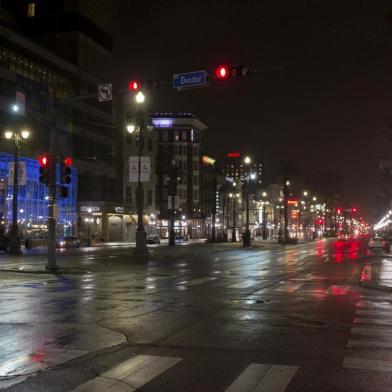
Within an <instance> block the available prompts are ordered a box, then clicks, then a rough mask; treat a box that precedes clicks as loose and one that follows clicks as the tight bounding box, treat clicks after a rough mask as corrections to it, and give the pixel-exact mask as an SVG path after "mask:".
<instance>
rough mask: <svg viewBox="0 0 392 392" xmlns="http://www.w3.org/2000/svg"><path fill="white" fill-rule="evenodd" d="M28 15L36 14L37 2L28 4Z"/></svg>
mask: <svg viewBox="0 0 392 392" xmlns="http://www.w3.org/2000/svg"><path fill="white" fill-rule="evenodd" d="M27 16H29V17H30V18H31V17H33V16H35V3H29V4H28V6H27Z"/></svg>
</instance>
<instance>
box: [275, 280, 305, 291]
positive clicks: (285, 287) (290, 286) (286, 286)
mask: <svg viewBox="0 0 392 392" xmlns="http://www.w3.org/2000/svg"><path fill="white" fill-rule="evenodd" d="M303 285H304V284H303V283H292V282H287V283H283V284H281V285H279V286H278V287H277V288H276V290H278V291H288V292H291V293H293V292H294V291H297V290H298V289H300V288H301V287H302V286H303Z"/></svg>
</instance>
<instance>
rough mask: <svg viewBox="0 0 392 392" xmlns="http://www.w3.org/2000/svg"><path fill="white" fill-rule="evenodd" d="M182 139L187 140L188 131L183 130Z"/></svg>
mask: <svg viewBox="0 0 392 392" xmlns="http://www.w3.org/2000/svg"><path fill="white" fill-rule="evenodd" d="M181 138H182V140H183V141H184V142H186V131H182V137H181Z"/></svg>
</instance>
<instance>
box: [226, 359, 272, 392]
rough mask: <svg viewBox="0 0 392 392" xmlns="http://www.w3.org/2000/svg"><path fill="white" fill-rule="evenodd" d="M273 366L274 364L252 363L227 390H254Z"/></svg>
mask: <svg viewBox="0 0 392 392" xmlns="http://www.w3.org/2000/svg"><path fill="white" fill-rule="evenodd" d="M271 368H272V365H265V364H260V363H252V364H251V365H249V366H248V367H247V368H246V369H245V370H244V371H243V372H242V373H241V374H240V375H239V376H238V377H237V378H236V379H235V380H234V382H233V383H232V384H231V385H230V386H229V388H227V389H226V392H247V391H253V390H254V389H255V388H256V386H257V385H258V384H259V383H260V381H261V380H262V379H263V377H264V376H265V375H266V374H267V373H268V371H269V370H270V369H271Z"/></svg>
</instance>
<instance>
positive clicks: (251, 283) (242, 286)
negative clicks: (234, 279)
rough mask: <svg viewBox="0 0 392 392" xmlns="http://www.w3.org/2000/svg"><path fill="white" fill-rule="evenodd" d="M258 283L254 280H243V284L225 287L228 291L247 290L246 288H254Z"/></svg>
mask: <svg viewBox="0 0 392 392" xmlns="http://www.w3.org/2000/svg"><path fill="white" fill-rule="evenodd" d="M257 283H258V282H257V281H255V280H244V281H243V282H239V283H236V284H232V285H231V286H227V288H228V289H247V288H248V287H251V286H254V285H255V284H257Z"/></svg>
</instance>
